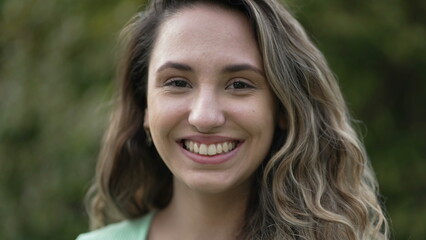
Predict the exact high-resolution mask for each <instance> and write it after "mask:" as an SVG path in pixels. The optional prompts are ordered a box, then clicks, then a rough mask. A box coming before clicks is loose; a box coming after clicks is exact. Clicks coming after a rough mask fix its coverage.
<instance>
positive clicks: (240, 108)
mask: <svg viewBox="0 0 426 240" xmlns="http://www.w3.org/2000/svg"><path fill="white" fill-rule="evenodd" d="M230 111H231V112H232V115H233V116H234V117H235V120H236V121H237V122H239V123H241V124H244V125H246V127H248V128H250V129H252V130H254V131H261V132H264V133H269V132H273V129H274V126H275V119H276V117H275V115H276V107H275V104H274V102H273V101H272V100H270V99H269V98H261V99H253V100H251V101H247V102H245V103H244V104H238V105H233V106H230ZM268 130H269V131H268Z"/></svg>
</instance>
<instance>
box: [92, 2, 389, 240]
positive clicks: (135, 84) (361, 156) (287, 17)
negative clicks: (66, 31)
mask: <svg viewBox="0 0 426 240" xmlns="http://www.w3.org/2000/svg"><path fill="white" fill-rule="evenodd" d="M196 4H211V5H214V6H219V7H222V8H227V9H232V10H235V11H240V12H242V13H244V14H245V15H246V16H247V17H248V18H249V20H250V23H251V25H252V27H253V29H254V32H255V34H256V37H257V41H258V46H259V49H260V52H261V55H262V57H263V62H264V70H265V75H266V79H267V80H268V82H269V84H270V85H271V87H272V89H273V92H274V93H275V95H276V97H277V99H278V101H279V105H280V111H282V113H281V114H283V115H284V116H285V119H286V124H287V126H286V129H285V130H281V129H277V130H276V132H275V138H274V143H273V147H272V149H271V152H270V154H269V155H268V157H267V159H265V160H264V162H263V163H262V165H261V166H260V167H259V169H258V170H257V171H256V173H255V174H256V178H255V179H256V180H255V183H254V185H253V189H252V194H251V199H250V201H249V202H250V204H249V206H248V207H247V210H246V218H245V219H246V222H245V225H244V227H243V229H242V230H241V232H240V235H239V238H241V239H268V240H269V239H336V240H337V239H339V240H340V239H388V238H389V230H388V224H387V220H386V217H385V214H384V210H383V209H382V207H381V205H380V202H379V200H378V186H377V181H376V179H375V176H374V172H373V170H372V168H371V166H370V163H369V160H368V158H367V156H366V152H365V150H364V147H363V144H362V143H361V141H360V140H359V138H358V136H357V134H356V132H355V131H354V129H353V126H352V124H351V121H352V119H351V117H350V116H349V114H348V110H347V107H346V104H345V101H344V99H343V97H342V94H341V91H340V89H339V86H338V84H337V81H336V79H335V77H334V76H333V74H332V72H331V70H330V68H329V67H328V65H327V62H326V60H325V58H324V57H323V55H322V54H321V52H320V51H319V50H318V49H317V48H316V47H315V46H314V44H313V43H312V42H311V41H310V40H309V38H308V36H307V35H306V33H305V31H304V29H303V28H302V26H301V25H300V24H299V22H298V21H297V20H296V19H295V18H294V17H293V16H292V15H291V13H290V12H289V11H288V10H287V8H286V7H285V6H284V5H282V4H281V3H280V2H278V0H222V1H211V0H210V1H206V0H204V1H203V0H155V1H152V2H151V4H150V5H149V6H148V7H147V8H146V9H145V10H144V11H142V12H140V13H138V14H137V15H136V16H135V17H134V18H133V19H132V20H131V22H130V23H129V24H128V25H127V26H126V27H125V29H124V31H123V33H124V34H123V36H124V38H125V39H126V49H125V50H124V55H123V57H122V63H121V68H120V71H119V77H118V80H119V82H118V85H119V88H118V89H119V92H118V96H117V104H116V108H115V110H114V112H113V113H112V117H111V121H110V125H109V128H108V130H107V132H106V135H105V137H104V141H103V145H102V149H101V152H100V156H99V159H98V165H97V169H96V176H95V181H94V183H93V185H92V187H91V188H90V190H89V191H88V193H87V196H86V203H87V209H88V212H89V216H90V221H91V228H92V229H95V228H99V227H101V226H104V225H106V224H109V223H112V222H116V221H120V220H122V219H132V218H137V217H140V216H143V215H144V214H146V213H147V212H149V211H152V210H155V209H162V208H164V207H165V206H166V205H167V204H168V203H169V202H170V199H171V197H172V194H173V193H172V174H171V172H170V171H169V170H168V169H167V167H166V166H165V165H164V163H163V161H162V160H161V159H160V157H159V155H158V153H157V151H156V149H155V147H154V146H151V145H150V144H149V140H148V138H149V136H147V135H146V133H145V131H144V128H143V119H144V114H145V108H146V104H147V103H146V84H147V80H148V79H147V78H148V67H149V60H150V54H151V50H152V49H153V44H154V43H155V39H156V36H157V33H158V29H159V27H160V26H161V24H162V23H163V22H164V21H165V20H167V19H168V17H170V16H171V15H173V14H174V13H176V12H177V11H179V10H181V9H182V8H187V7H191V6H194V5H196Z"/></svg>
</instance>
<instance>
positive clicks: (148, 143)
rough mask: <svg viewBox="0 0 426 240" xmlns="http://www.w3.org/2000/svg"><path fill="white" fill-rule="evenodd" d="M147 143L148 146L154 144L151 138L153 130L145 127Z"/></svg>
mask: <svg viewBox="0 0 426 240" xmlns="http://www.w3.org/2000/svg"><path fill="white" fill-rule="evenodd" d="M145 138H146V139H145V143H146V145H147V146H148V147H151V146H152V138H151V132H150V131H149V128H145Z"/></svg>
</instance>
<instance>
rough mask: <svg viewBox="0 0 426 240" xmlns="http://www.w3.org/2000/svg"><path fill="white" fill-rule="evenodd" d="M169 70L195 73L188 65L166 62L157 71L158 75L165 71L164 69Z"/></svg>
mask: <svg viewBox="0 0 426 240" xmlns="http://www.w3.org/2000/svg"><path fill="white" fill-rule="evenodd" d="M167 68H174V69H177V70H181V71H188V72H193V71H194V70H193V69H192V68H191V67H190V66H189V65H186V64H183V63H177V62H166V63H165V64H163V65H161V66H160V67H159V68H158V69H157V73H158V72H161V71H163V70H164V69H167Z"/></svg>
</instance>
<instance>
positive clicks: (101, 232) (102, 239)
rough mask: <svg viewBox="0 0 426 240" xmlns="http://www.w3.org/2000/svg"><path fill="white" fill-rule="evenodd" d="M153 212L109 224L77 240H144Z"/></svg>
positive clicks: (81, 235) (84, 234) (82, 235)
mask: <svg viewBox="0 0 426 240" xmlns="http://www.w3.org/2000/svg"><path fill="white" fill-rule="evenodd" d="M153 216H154V212H150V213H148V214H147V215H145V216H143V217H141V218H138V219H134V220H126V221H122V222H119V223H114V224H110V225H108V226H105V227H103V228H100V229H97V230H95V231H92V232H88V233H83V234H80V235H79V236H78V237H77V240H121V239H122V240H146V239H147V237H148V231H149V227H150V225H151V222H152V218H153Z"/></svg>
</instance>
